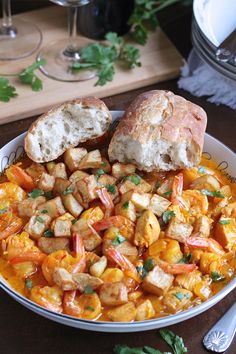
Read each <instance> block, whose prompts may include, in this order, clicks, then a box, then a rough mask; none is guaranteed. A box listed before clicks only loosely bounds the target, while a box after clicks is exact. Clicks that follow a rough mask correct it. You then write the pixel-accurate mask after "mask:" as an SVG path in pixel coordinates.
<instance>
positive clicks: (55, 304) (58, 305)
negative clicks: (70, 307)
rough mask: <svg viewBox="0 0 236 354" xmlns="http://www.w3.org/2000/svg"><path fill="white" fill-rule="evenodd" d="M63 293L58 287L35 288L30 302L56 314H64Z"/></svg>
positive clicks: (32, 290) (38, 286)
mask: <svg viewBox="0 0 236 354" xmlns="http://www.w3.org/2000/svg"><path fill="white" fill-rule="evenodd" d="M62 296H63V292H62V291H61V289H59V288H58V287H57V286H40V285H37V286H34V287H33V288H32V289H31V293H30V300H32V301H34V302H36V303H37V304H39V305H40V306H43V307H45V308H46V309H48V310H51V311H55V312H59V313H61V312H62V310H63V309H62Z"/></svg>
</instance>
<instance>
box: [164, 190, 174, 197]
mask: <svg viewBox="0 0 236 354" xmlns="http://www.w3.org/2000/svg"><path fill="white" fill-rule="evenodd" d="M171 194H172V191H168V192H165V193H163V195H164V197H169V196H171Z"/></svg>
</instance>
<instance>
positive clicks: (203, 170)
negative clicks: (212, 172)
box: [198, 166, 206, 174]
mask: <svg viewBox="0 0 236 354" xmlns="http://www.w3.org/2000/svg"><path fill="white" fill-rule="evenodd" d="M198 172H199V173H202V174H203V173H206V169H205V167H204V166H199V167H198Z"/></svg>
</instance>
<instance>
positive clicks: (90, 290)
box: [84, 285, 95, 294]
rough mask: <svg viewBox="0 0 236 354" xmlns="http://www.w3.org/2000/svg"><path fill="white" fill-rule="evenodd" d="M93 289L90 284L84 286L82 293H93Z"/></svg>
mask: <svg viewBox="0 0 236 354" xmlns="http://www.w3.org/2000/svg"><path fill="white" fill-rule="evenodd" d="M94 293H95V291H94V290H93V288H92V287H91V286H89V285H88V286H86V287H85V289H84V294H94Z"/></svg>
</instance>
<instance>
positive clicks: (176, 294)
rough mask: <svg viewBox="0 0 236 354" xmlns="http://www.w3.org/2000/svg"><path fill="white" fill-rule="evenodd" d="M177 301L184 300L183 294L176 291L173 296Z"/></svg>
mask: <svg viewBox="0 0 236 354" xmlns="http://www.w3.org/2000/svg"><path fill="white" fill-rule="evenodd" d="M173 295H174V296H175V297H176V298H177V299H178V300H180V301H182V300H183V299H184V294H183V293H181V292H180V291H177V292H176V293H174V294H173Z"/></svg>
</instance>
